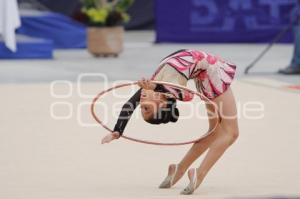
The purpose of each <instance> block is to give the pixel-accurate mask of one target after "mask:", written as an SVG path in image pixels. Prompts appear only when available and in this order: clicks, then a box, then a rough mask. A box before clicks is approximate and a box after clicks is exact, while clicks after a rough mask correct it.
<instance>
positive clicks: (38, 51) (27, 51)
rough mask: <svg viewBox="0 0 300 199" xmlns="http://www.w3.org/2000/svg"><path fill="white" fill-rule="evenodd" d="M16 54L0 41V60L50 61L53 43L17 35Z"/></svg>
mask: <svg viewBox="0 0 300 199" xmlns="http://www.w3.org/2000/svg"><path fill="white" fill-rule="evenodd" d="M16 39H17V52H15V53H14V52H12V51H10V50H9V49H8V48H7V47H6V46H5V44H4V42H3V41H2V40H1V39H0V59H52V58H53V49H54V46H53V42H52V41H51V40H46V39H37V38H31V37H28V36H23V35H17V37H16Z"/></svg>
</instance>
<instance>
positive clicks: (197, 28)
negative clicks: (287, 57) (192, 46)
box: [155, 0, 298, 43]
mask: <svg viewBox="0 0 300 199" xmlns="http://www.w3.org/2000/svg"><path fill="white" fill-rule="evenodd" d="M296 5H297V1H296V0H178V1H174V0H156V1H155V13H156V42H199V43H205V42H208V43H210V42H221V43H226V42H250V43H252V42H269V41H270V40H272V38H274V37H275V35H276V34H277V33H278V32H279V31H280V30H281V29H282V28H283V27H284V26H285V25H287V24H288V23H289V22H290V21H291V19H292V18H293V17H294V16H295V13H296V12H297V10H298V9H297V6H296ZM292 40H293V37H292V34H291V32H288V33H287V34H286V35H285V37H283V38H282V39H281V40H280V42H291V41H292Z"/></svg>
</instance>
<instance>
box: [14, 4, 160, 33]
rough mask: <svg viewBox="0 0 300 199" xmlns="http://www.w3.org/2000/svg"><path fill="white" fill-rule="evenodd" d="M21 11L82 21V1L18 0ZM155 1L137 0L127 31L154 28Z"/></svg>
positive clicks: (131, 11)
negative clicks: (44, 13)
mask: <svg viewBox="0 0 300 199" xmlns="http://www.w3.org/2000/svg"><path fill="white" fill-rule="evenodd" d="M18 3H19V7H20V9H31V10H47V11H52V12H58V13H61V14H64V15H67V16H70V17H72V18H73V19H76V20H78V21H80V19H81V17H80V9H81V2H80V0H59V1H58V0H55V1H53V0H18ZM153 4H154V1H153V0H135V1H134V4H133V5H132V6H131V8H130V9H129V11H128V12H129V14H130V16H131V20H130V22H129V23H128V24H126V29H130V30H139V29H141V30H143V29H153V28H154V10H153Z"/></svg>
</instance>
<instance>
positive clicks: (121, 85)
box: [90, 81, 220, 146]
mask: <svg viewBox="0 0 300 199" xmlns="http://www.w3.org/2000/svg"><path fill="white" fill-rule="evenodd" d="M151 82H152V83H155V84H162V85H166V86H171V87H174V88H178V89H183V90H185V91H188V92H190V93H192V94H194V95H197V96H199V97H200V99H202V100H204V101H208V102H210V103H211V104H212V105H213V106H214V108H215V109H214V110H215V111H214V112H215V113H216V118H217V121H218V122H216V125H215V126H214V127H213V128H212V129H211V130H210V131H208V132H207V133H205V134H204V135H202V136H201V137H200V138H198V139H195V140H191V141H187V142H176V143H160V142H152V141H147V140H141V139H136V138H132V137H127V136H124V135H122V136H121V137H122V138H125V139H127V140H131V141H134V142H138V143H143V144H151V145H160V146H177V145H186V144H192V143H196V142H199V141H200V140H202V139H203V138H205V137H207V136H208V135H210V134H211V133H212V132H213V131H214V130H215V129H216V128H217V126H218V124H219V123H220V117H219V114H218V113H219V111H218V107H217V105H216V104H215V103H214V102H212V101H211V100H210V99H208V98H207V97H206V96H205V95H203V94H202V93H200V92H196V91H193V90H191V89H189V88H186V87H184V86H180V85H177V84H173V83H169V82H163V81H151ZM137 84H138V82H137V81H136V82H132V83H124V84H119V85H116V86H114V87H111V88H109V89H107V90H104V91H102V92H100V93H99V94H98V95H97V96H96V97H95V98H94V99H93V101H92V104H91V107H90V108H91V109H90V110H91V113H92V116H93V118H94V119H95V120H96V122H98V123H99V124H100V125H101V126H102V127H103V128H104V129H106V130H107V131H109V132H111V133H112V132H114V131H113V130H112V129H111V128H109V127H108V126H106V125H105V124H104V123H103V122H102V121H101V120H100V119H99V117H98V116H97V115H96V113H95V104H96V102H97V101H98V100H99V98H100V97H101V96H103V95H104V94H105V93H108V92H110V91H111V90H114V89H118V88H122V87H126V86H131V85H137Z"/></svg>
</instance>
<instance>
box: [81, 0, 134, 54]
mask: <svg viewBox="0 0 300 199" xmlns="http://www.w3.org/2000/svg"><path fill="white" fill-rule="evenodd" d="M132 3H133V0H83V8H82V13H83V14H84V16H85V18H86V21H87V24H88V29H87V48H88V51H89V52H90V53H92V54H93V55H95V56H110V55H113V56H118V54H119V53H120V52H122V50H123V35H124V27H123V24H124V23H126V22H128V21H129V19H130V17H129V15H128V13H127V12H126V11H127V10H128V8H129V7H130V5H131V4H132Z"/></svg>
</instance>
